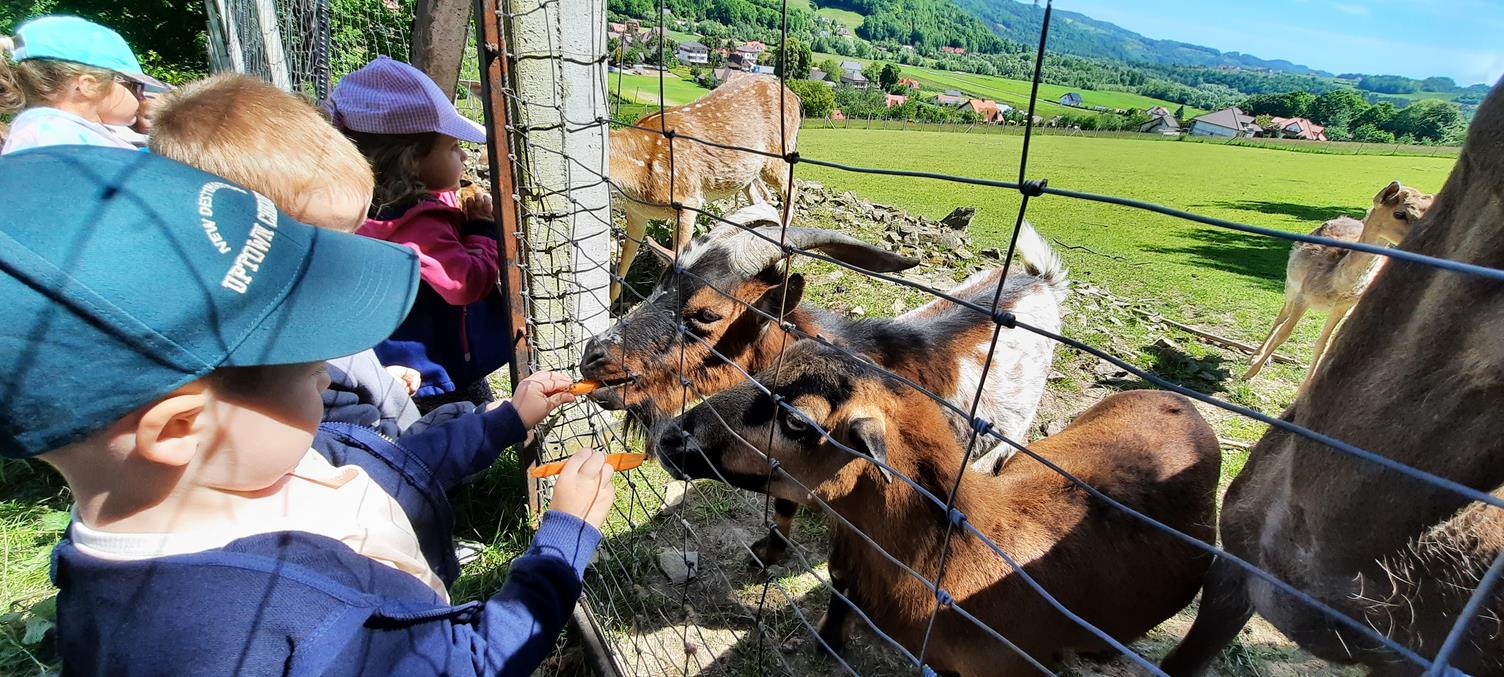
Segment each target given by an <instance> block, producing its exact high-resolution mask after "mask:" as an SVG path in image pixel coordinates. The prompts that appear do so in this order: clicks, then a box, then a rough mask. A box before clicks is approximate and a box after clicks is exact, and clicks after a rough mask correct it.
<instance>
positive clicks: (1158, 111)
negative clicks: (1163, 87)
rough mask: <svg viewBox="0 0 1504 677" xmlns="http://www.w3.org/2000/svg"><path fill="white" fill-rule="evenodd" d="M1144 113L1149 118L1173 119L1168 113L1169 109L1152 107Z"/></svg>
mask: <svg viewBox="0 0 1504 677" xmlns="http://www.w3.org/2000/svg"><path fill="white" fill-rule="evenodd" d="M1144 112H1145V113H1148V114H1149V117H1151V118H1158V117H1173V115H1172V114H1171V113H1170V109H1168V108H1165V107H1164V106H1154V107H1152V108H1150V109H1149V110H1146V111H1144Z"/></svg>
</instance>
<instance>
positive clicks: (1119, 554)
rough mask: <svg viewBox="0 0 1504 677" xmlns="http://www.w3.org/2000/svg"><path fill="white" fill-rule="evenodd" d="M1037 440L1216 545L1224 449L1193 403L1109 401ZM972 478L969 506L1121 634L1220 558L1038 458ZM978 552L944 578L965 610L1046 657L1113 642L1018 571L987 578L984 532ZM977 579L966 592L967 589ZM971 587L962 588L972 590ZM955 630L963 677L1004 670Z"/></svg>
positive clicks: (1176, 604)
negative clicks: (976, 483) (986, 493)
mask: <svg viewBox="0 0 1504 677" xmlns="http://www.w3.org/2000/svg"><path fill="white" fill-rule="evenodd" d="M1029 448H1030V450H1031V451H1033V452H1035V453H1037V454H1039V455H1040V456H1042V457H1044V458H1046V459H1048V460H1049V461H1050V462H1052V463H1054V464H1056V465H1057V466H1059V467H1060V468H1062V469H1063V470H1065V471H1066V472H1069V473H1071V474H1072V475H1074V476H1075V477H1077V478H1079V479H1080V480H1082V481H1084V482H1086V483H1087V484H1090V485H1091V486H1093V487H1096V488H1097V489H1099V490H1100V491H1101V492H1102V493H1104V494H1106V495H1108V496H1110V497H1112V498H1113V499H1115V500H1117V501H1120V502H1121V503H1123V504H1126V505H1127V506H1129V507H1131V508H1133V509H1134V510H1137V511H1139V512H1140V513H1143V514H1145V515H1147V516H1149V517H1152V518H1154V519H1156V520H1158V521H1160V522H1161V523H1164V524H1166V525H1168V526H1169V527H1171V528H1174V529H1176V530H1178V531H1180V532H1182V533H1185V534H1187V535H1189V536H1191V537H1194V538H1197V539H1200V540H1202V541H1204V542H1208V543H1210V542H1213V541H1214V538H1215V531H1214V528H1213V524H1215V520H1216V515H1215V512H1216V507H1215V500H1216V491H1217V479H1218V476H1219V473H1220V467H1221V452H1220V449H1219V446H1218V443H1217V437H1216V433H1215V432H1214V431H1213V430H1212V428H1211V426H1209V425H1208V424H1207V423H1206V421H1205V420H1204V419H1203V418H1202V417H1201V415H1200V414H1199V413H1198V412H1197V411H1196V409H1195V407H1194V406H1192V405H1191V402H1190V401H1189V400H1187V399H1186V398H1184V397H1181V396H1179V395H1175V394H1172V393H1165V392H1161V391H1147V390H1142V391H1130V392H1126V393H1119V394H1115V395H1112V396H1109V397H1108V398H1106V399H1104V400H1103V401H1101V402H1100V403H1098V404H1097V405H1095V406H1093V407H1092V408H1090V409H1088V410H1087V411H1086V412H1085V413H1083V414H1081V416H1080V417H1078V418H1077V419H1076V421H1075V422H1074V423H1072V424H1071V425H1070V426H1069V427H1067V428H1066V429H1065V430H1063V431H1061V432H1060V433H1057V434H1056V435H1053V436H1051V437H1049V438H1047V439H1044V440H1040V441H1039V442H1036V443H1034V444H1033V445H1030V447H1029ZM986 487H987V489H989V490H991V497H990V498H982V497H980V496H979V495H978V494H979V493H981V492H979V491H977V488H976V487H970V486H969V487H967V489H968V490H970V491H971V492H972V493H971V494H969V497H970V501H969V505H968V507H967V511H966V512H967V516H968V519H969V520H971V522H972V523H973V524H975V525H976V526H977V528H978V529H979V530H980V531H982V532H983V533H986V534H988V537H989V538H991V539H993V540H994V541H995V542H996V543H998V544H999V545H1000V546H1001V547H1002V548H1003V549H1004V550H1005V551H1007V552H1008V554H1009V555H1010V556H1012V557H1014V558H1015V559H1016V560H1017V561H1019V562H1020V563H1021V564H1023V566H1024V568H1025V571H1027V572H1028V573H1029V574H1030V575H1031V576H1033V577H1034V579H1035V580H1036V581H1038V582H1039V584H1040V585H1042V586H1043V587H1044V588H1045V589H1046V590H1049V591H1050V593H1051V594H1052V595H1054V596H1055V597H1056V598H1057V599H1058V600H1059V601H1060V602H1061V603H1063V604H1064V605H1065V606H1066V608H1069V609H1070V610H1072V611H1073V612H1075V613H1077V614H1080V615H1081V616H1082V617H1083V618H1085V619H1086V620H1087V621H1089V622H1090V623H1092V624H1093V625H1095V626H1097V627H1098V628H1100V629H1102V630H1104V631H1106V632H1107V633H1109V634H1110V635H1112V636H1113V637H1115V638H1117V639H1119V640H1122V641H1125V642H1126V641H1131V640H1133V639H1135V638H1137V637H1140V636H1142V635H1143V634H1144V633H1146V632H1148V631H1149V630H1150V629H1152V628H1154V627H1155V626H1157V625H1159V624H1160V623H1162V622H1164V621H1165V620H1166V619H1168V618H1169V617H1170V616H1172V615H1174V614H1175V613H1176V612H1178V611H1180V610H1181V609H1183V608H1185V606H1186V605H1188V604H1189V603H1190V602H1191V600H1192V598H1194V596H1195V594H1196V591H1197V590H1198V589H1200V587H1201V583H1202V579H1203V576H1204V575H1205V573H1206V570H1207V567H1208V566H1209V565H1210V564H1211V560H1212V558H1211V556H1210V555H1208V554H1206V553H1205V552H1204V551H1202V550H1200V549H1198V548H1195V547H1193V546H1190V545H1187V544H1185V543H1184V542H1182V541H1180V540H1178V539H1176V538H1175V537H1174V536H1171V535H1169V534H1166V533H1165V532H1163V531H1161V530H1160V529H1158V528H1156V527H1154V526H1152V525H1150V524H1148V523H1147V522H1144V521H1143V520H1140V519H1138V518H1136V517H1133V516H1131V515H1128V514H1127V513H1125V512H1123V511H1121V510H1119V509H1118V508H1115V507H1113V506H1111V505H1109V504H1107V503H1106V502H1105V501H1103V500H1101V499H1098V498H1095V497H1093V496H1092V495H1091V494H1089V493H1088V492H1086V491H1085V490H1083V489H1081V488H1079V487H1077V486H1076V485H1074V484H1073V483H1071V481H1070V480H1068V479H1066V478H1064V477H1063V476H1062V475H1060V474H1059V473H1057V472H1055V471H1054V470H1051V469H1050V468H1048V467H1045V466H1044V465H1043V464H1042V463H1040V462H1038V461H1037V460H1034V459H1032V458H1018V459H1015V460H1013V461H1012V462H1011V463H1010V464H1009V465H1008V466H1007V467H1006V468H1005V469H1004V471H1003V473H1002V474H1001V475H1000V476H998V477H996V478H987V485H986ZM963 541H968V543H966V545H965V548H966V550H967V552H969V553H970V555H971V557H973V558H989V559H973V560H968V561H967V562H958V563H956V564H954V565H953V566H952V567H951V571H952V572H954V573H952V574H949V577H950V578H949V579H948V581H950V582H948V583H947V587H949V588H951V590H952V592H953V593H960V594H958V595H957V597H958V599H960V600H961V603H962V606H963V607H965V608H966V609H967V610H968V611H970V612H971V613H973V614H976V615H977V616H979V617H980V618H982V619H983V620H984V621H985V622H987V623H989V624H990V625H992V626H993V627H994V628H996V629H998V630H999V631H1000V632H1001V633H1002V634H1003V635H1004V636H1006V637H1008V638H1009V639H1011V640H1013V641H1015V642H1016V643H1018V644H1019V645H1020V646H1022V647H1024V648H1026V649H1027V650H1028V651H1030V653H1032V654H1033V655H1034V656H1035V657H1036V658H1037V659H1039V660H1041V661H1045V662H1047V663H1048V662H1050V661H1054V660H1058V659H1059V658H1061V657H1062V655H1063V652H1065V651H1078V652H1081V651H1086V652H1090V651H1099V650H1104V649H1107V648H1108V647H1107V645H1106V644H1105V643H1103V642H1101V640H1099V639H1097V638H1096V637H1094V636H1092V635H1091V634H1089V633H1088V632H1087V631H1086V630H1085V629H1084V628H1082V627H1081V626H1079V625H1077V624H1076V623H1074V622H1073V621H1071V620H1069V619H1068V618H1066V617H1065V616H1064V615H1063V614H1061V613H1059V612H1058V611H1056V610H1055V609H1054V608H1053V607H1051V606H1050V605H1049V604H1048V603H1047V602H1046V601H1045V600H1043V599H1042V598H1041V597H1040V596H1039V595H1038V594H1037V593H1035V592H1034V591H1033V590H1032V589H1031V588H1029V587H1028V585H1027V583H1026V582H1025V581H1024V580H1023V578H1022V577H1021V576H1019V575H1016V574H1011V573H1010V574H1005V575H1004V576H1002V578H1001V579H998V580H995V582H992V583H991V584H988V585H985V586H984V585H980V583H981V582H982V581H981V579H982V577H983V576H985V575H986V574H985V573H984V572H986V571H987V570H989V569H992V567H990V566H984V565H982V564H980V563H984V562H990V561H992V560H995V559H996V557H995V555H993V554H992V553H991V552H990V550H987V549H986V546H984V545H982V544H981V543H980V542H978V541H977V540H976V539H975V538H972V537H970V536H967V537H965V538H963ZM968 587H969V588H970V589H968ZM962 595H965V597H964V598H963V597H962ZM947 619H948V625H949V627H946V628H944V630H946V631H948V632H947V633H945V634H941V630H940V629H937V636H942V637H944V636H948V637H951V638H954V642H953V643H949V644H948V646H947V647H946V648H945V649H944V650H945V651H946V653H947V654H948V655H949V657H950V661H952V662H954V663H955V664H957V665H964V666H965V667H960V668H959V669H961V671H962V672H963V673H965V674H998V671H997V670H996V669H995V668H994V669H989V668H988V665H987V662H988V661H992V660H998V659H999V656H998V655H992V656H991V657H988V655H987V654H988V652H986V651H978V650H977V649H976V647H977V643H978V642H986V643H989V644H990V643H991V641H990V640H985V639H981V638H980V637H979V636H978V635H977V633H976V630H975V629H974V628H971V627H968V626H969V623H968V622H967V621H966V620H964V619H961V618H958V617H955V616H948V617H947Z"/></svg>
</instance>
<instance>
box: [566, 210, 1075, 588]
mask: <svg viewBox="0 0 1504 677" xmlns="http://www.w3.org/2000/svg"><path fill="white" fill-rule="evenodd" d="M778 218H779V215H778V213H777V211H776V210H775V209H773V208H772V207H771V206H770V205H767V204H760V205H752V206H749V207H745V208H743V209H741V210H738V211H736V212H733V213H732V214H730V215H728V216H727V220H729V221H731V222H733V223H738V224H744V226H742V227H738V226H732V225H722V226H719V227H717V228H716V229H714V230H713V231H711V232H710V233H709V234H708V235H705V236H702V237H700V238H697V239H696V240H695V241H694V243H693V244H691V245H690V247H689V248H688V249H686V250H685V251H684V253H682V254H681V255H680V256H679V268H678V269H677V270H670V271H669V272H667V273H665V275H664V277H663V279H661V280H660V281H659V283H658V285H657V287H655V288H654V290H653V292H652V294H651V295H650V296H649V297H648V298H647V300H646V301H644V302H643V303H641V304H639V305H638V306H637V307H636V308H633V309H632V311H631V312H630V313H628V314H627V316H626V317H624V318H622V320H621V321H620V322H618V323H617V325H616V326H614V327H612V328H611V329H610V330H608V331H606V332H605V333H603V334H601V335H600V336H597V337H595V338H593V339H591V340H590V341H589V342H588V343H586V344H585V351H584V354H583V355H582V357H581V360H580V373H581V375H583V376H584V377H585V378H590V379H596V380H600V381H604V382H607V383H611V384H625V385H618V386H616V387H612V388H607V389H602V390H598V391H596V393H594V394H592V398H593V399H595V400H596V401H597V402H599V403H600V404H602V405H603V406H605V407H607V408H612V409H621V408H625V409H627V410H628V411H630V412H632V413H633V417H632V418H634V419H636V421H637V422H639V423H642V424H644V425H645V426H647V427H652V426H653V425H654V424H655V423H657V422H661V421H664V420H666V419H668V418H669V417H672V416H673V415H675V414H677V413H679V412H680V411H682V407H683V406H685V405H687V404H689V403H690V402H691V401H693V400H695V399H698V398H699V397H703V396H706V395H710V394H712V393H715V392H719V391H721V390H724V389H726V388H728V387H731V386H733V385H736V384H737V383H740V382H742V381H743V380H745V378H746V377H745V375H746V374H755V373H757V372H758V371H761V370H762V369H765V368H767V367H768V366H770V365H772V364H773V363H774V361H775V359H776V358H777V357H778V355H779V353H780V351H781V350H783V349H784V348H786V347H788V346H790V345H793V343H794V342H795V341H797V340H798V338H799V334H807V335H813V336H820V337H823V338H825V339H827V340H829V341H832V342H835V343H838V344H841V345H843V346H846V347H848V348H849V349H851V350H853V351H855V352H857V353H859V354H862V355H864V356H866V357H867V358H868V359H871V360H873V361H874V362H876V363H877V364H880V365H882V366H883V367H885V368H887V369H889V370H891V371H893V372H894V373H897V374H901V375H903V376H904V377H905V378H908V379H911V380H913V381H914V382H915V383H918V384H919V385H921V386H923V387H924V388H926V389H927V390H929V391H930V392H933V393H935V394H936V395H938V396H940V397H943V398H945V399H946V400H947V401H949V402H951V403H953V404H955V405H956V406H957V407H959V408H960V409H961V410H962V411H969V410H970V407H971V404H972V397H973V395H974V394H975V393H976V392H977V389H978V388H977V387H978V385H979V384H980V383H981V382H982V378H983V373H984V371H983V365H984V364H986V360H987V353H988V350H989V346H990V342H991V340H992V333H993V328H994V326H995V325H994V320H993V318H992V316H991V315H987V314H983V313H980V312H977V311H975V310H972V309H970V308H967V307H964V306H961V305H958V304H955V303H951V302H949V301H946V300H939V299H937V300H936V301H933V302H931V303H929V304H927V305H924V306H921V307H920V308H917V309H915V310H912V311H909V312H908V313H905V314H903V315H901V316H899V317H897V318H892V319H877V318H874V319H862V320H852V319H848V318H846V317H842V316H838V315H835V314H833V313H829V312H826V311H823V310H819V309H815V308H810V307H808V306H805V305H801V304H800V301H801V300H802V299H803V295H804V277H803V276H802V275H800V274H798V273H790V274H789V275H788V278H787V282H786V283H785V280H784V276H783V274H782V272H781V271H780V270H779V268H778V264H779V262H780V261H782V260H783V259H784V258H786V257H787V256H788V255H787V254H786V253H785V252H783V251H782V250H781V249H779V248H778V246H777V245H776V244H773V243H772V242H769V241H767V240H765V239H763V238H764V237H766V238H770V239H771V240H773V242H776V241H778V238H779V236H780V229H779V227H778ZM786 237H787V242H788V244H789V245H791V246H793V247H797V248H799V249H804V250H812V251H818V252H820V253H823V254H824V255H825V256H829V257H831V258H834V259H837V260H840V261H843V262H845V263H849V264H852V265H855V266H858V267H860V268H864V269H866V270H870V271H875V272H882V273H886V272H894V271H899V270H904V269H906V268H910V267H912V266H914V265H916V264H917V261H915V260H913V259H910V258H906V257H903V256H899V255H898V254H894V253H892V252H889V251H887V250H884V249H881V248H879V247H875V246H873V245H869V244H867V243H865V242H862V241H860V240H857V239H855V238H852V237H850V236H847V235H843V234H841V233H838V232H835V231H830V230H821V229H812V228H789V229H788V230H787V233H786ZM1018 252H1019V259H1020V263H1021V264H1022V265H1020V266H1018V267H1017V268H1015V269H1014V271H1013V274H1011V275H1009V278H1008V280H1007V281H1006V283H1005V284H1004V287H1003V292H1002V295H1001V296H1000V297H999V298H998V303H997V306H996V307H997V309H998V310H999V311H1007V312H1011V313H1013V315H1014V316H1015V317H1016V318H1017V319H1018V320H1020V321H1023V322H1027V323H1029V324H1030V325H1032V326H1035V327H1039V328H1041V329H1045V330H1048V331H1052V332H1058V331H1059V330H1060V304H1061V302H1062V301H1063V300H1064V299H1065V296H1066V293H1067V289H1068V283H1067V281H1066V272H1065V269H1064V267H1063V266H1062V264H1061V262H1060V259H1059V257H1057V256H1056V255H1055V253H1054V251H1052V250H1051V249H1050V246H1049V244H1048V243H1047V242H1045V240H1044V238H1042V237H1040V236H1039V233H1038V232H1036V231H1035V230H1034V228H1033V227H1031V226H1029V225H1028V224H1027V223H1026V224H1024V226H1023V231H1022V232H1021V233H1020V234H1019V238H1018ZM1001 275H1002V270H1001V269H992V270H985V271H982V272H979V273H976V274H975V275H973V276H972V277H971V278H970V279H968V280H966V281H965V282H963V283H962V284H961V285H960V286H958V287H956V288H955V289H952V290H951V291H950V296H952V297H954V298H959V299H962V300H964V301H967V302H969V303H973V304H975V305H977V306H980V307H982V308H992V307H993V305H992V303H993V295H994V293H995V292H996V290H997V286H998V278H999V277H1000V276H1001ZM769 317H783V318H784V319H785V321H786V322H787V323H788V324H790V325H792V326H793V327H794V328H795V329H796V330H797V331H796V332H787V331H785V330H784V328H783V327H780V326H779V325H778V323H777V322H775V321H773V320H771V319H769ZM681 326H682V327H683V330H684V331H686V332H688V334H689V337H688V338H686V337H685V336H684V335H683V334H681V333H680V328H681ZM712 349H713V350H712ZM1054 349H1055V344H1054V342H1053V341H1051V340H1049V339H1046V338H1044V337H1042V336H1040V335H1038V334H1035V333H1033V332H1030V331H1027V330H1024V329H1018V328H1012V329H1003V330H1002V331H1001V332H1000V334H999V336H998V346H997V349H996V351H995V354H994V357H993V360H992V363H991V366H990V368H989V369H988V370H987V373H986V383H987V384H988V387H987V388H986V389H985V392H984V393H983V397H982V400H981V402H980V403H979V404H978V407H977V417H978V418H981V419H983V420H986V421H990V422H991V423H992V425H993V426H994V427H995V428H996V429H997V430H998V431H999V432H1000V433H1002V434H1003V435H1005V436H1007V437H1008V438H1009V439H1014V440H1019V441H1023V440H1026V439H1027V438H1028V431H1029V426H1030V425H1032V423H1033V421H1034V414H1035V412H1036V411H1037V409H1038V408H1039V401H1040V398H1042V397H1043V396H1044V386H1045V377H1046V376H1047V375H1048V374H1049V371H1050V364H1051V360H1052V356H1053V354H1054ZM681 378H682V379H685V380H687V381H688V383H689V386H688V387H686V386H685V385H684V381H681ZM948 420H949V421H950V425H951V430H952V431H953V432H954V434H955V436H956V437H957V439H965V438H966V437H967V436H969V435H970V434H971V427H970V424H969V422H968V421H967V420H966V419H965V418H964V417H962V416H959V415H952V416H950V417H949V419H948ZM1011 451H1012V448H1011V447H1007V446H1005V445H1002V444H1000V443H999V442H998V441H997V440H995V439H993V438H992V437H990V436H986V435H984V436H981V437H980V438H979V439H978V440H977V445H976V457H977V460H976V461H975V463H974V465H975V467H976V468H978V469H979V470H981V471H983V472H987V473H992V472H995V471H996V469H997V467H998V466H999V465H1000V464H1001V462H1002V461H1003V460H1004V459H1006V458H1007V456H1008V453H1009V452H1011ZM774 508H775V517H776V522H777V524H778V531H779V533H780V534H782V535H784V536H787V535H788V533H789V528H790V525H791V523H792V521H793V518H794V514H795V512H796V510H797V506H796V505H794V504H793V503H790V502H788V501H784V500H781V499H780V500H778V501H775V503H774ZM784 547H785V544H784V542H783V541H782V539H774V538H772V537H771V536H770V538H768V539H765V540H764V541H763V542H761V543H759V544H758V547H757V549H756V551H755V554H756V555H757V557H758V558H759V559H760V560H761V561H762V562H764V563H772V562H776V561H778V560H780V559H781V558H782V556H783V552H784Z"/></svg>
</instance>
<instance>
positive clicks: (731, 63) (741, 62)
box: [726, 52, 757, 71]
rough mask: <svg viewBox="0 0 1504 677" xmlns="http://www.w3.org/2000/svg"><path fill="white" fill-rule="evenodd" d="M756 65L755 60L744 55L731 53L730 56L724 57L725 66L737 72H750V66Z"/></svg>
mask: <svg viewBox="0 0 1504 677" xmlns="http://www.w3.org/2000/svg"><path fill="white" fill-rule="evenodd" d="M756 63H757V61H756V60H755V59H748V58H747V56H746V55H745V54H742V53H740V52H733V53H732V54H731V55H730V56H727V57H726V66H728V67H730V68H735V69H737V70H739V71H745V70H752V66H753V65H754V64H756Z"/></svg>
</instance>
